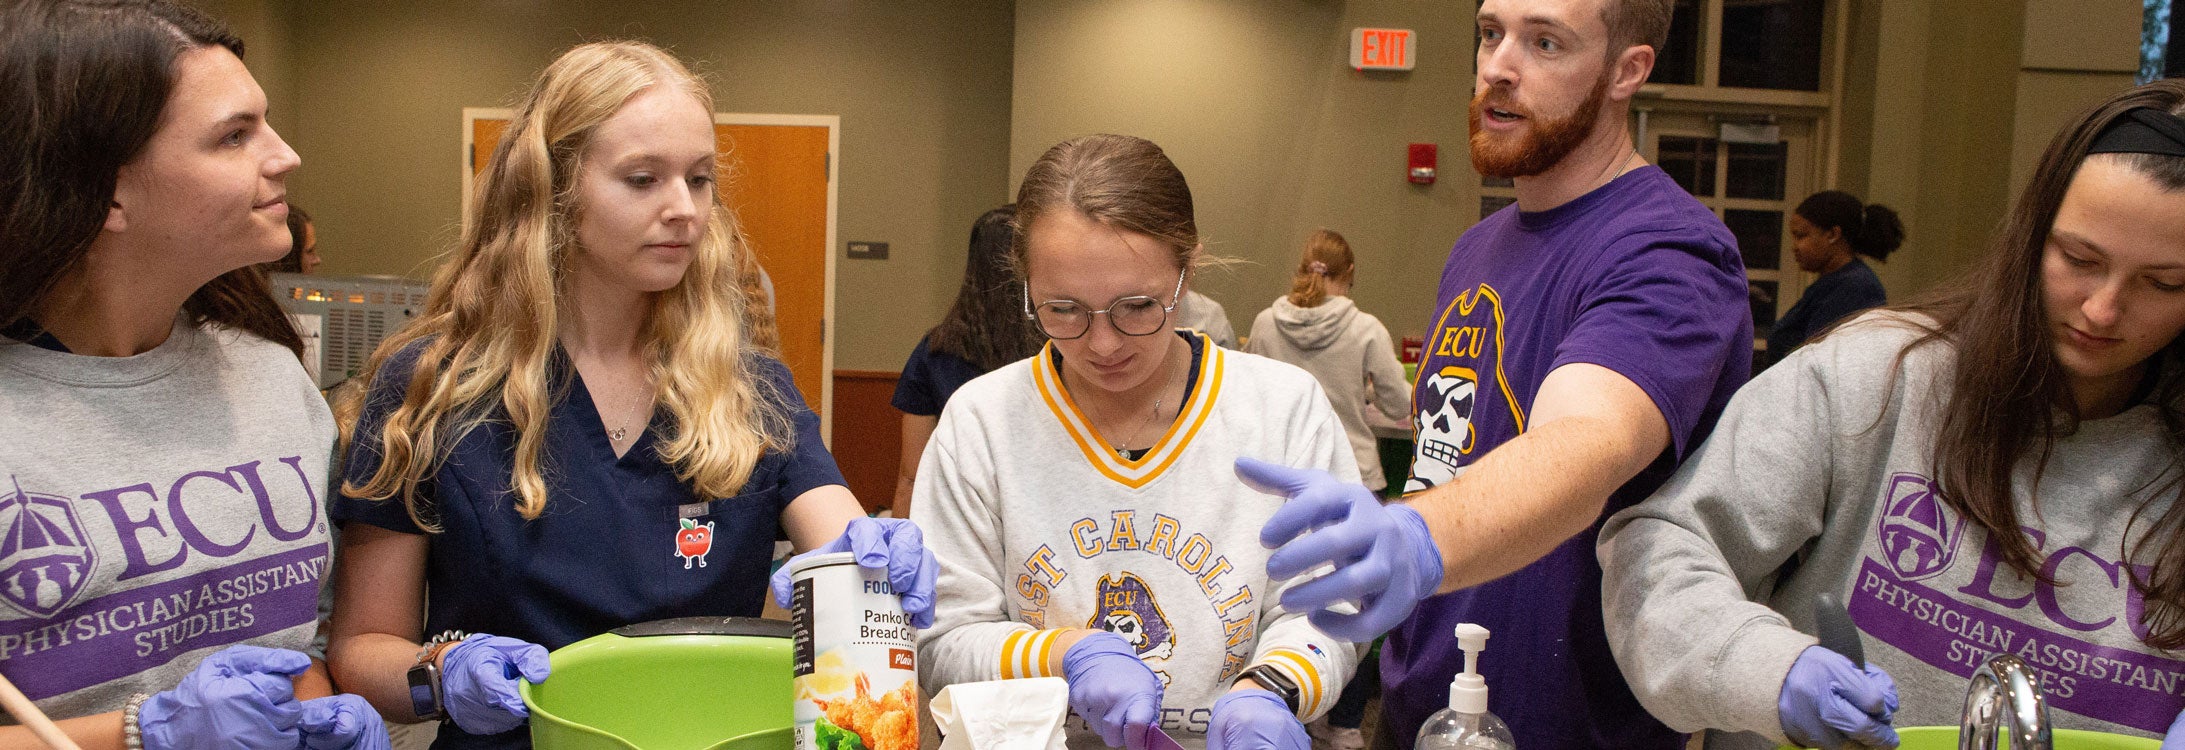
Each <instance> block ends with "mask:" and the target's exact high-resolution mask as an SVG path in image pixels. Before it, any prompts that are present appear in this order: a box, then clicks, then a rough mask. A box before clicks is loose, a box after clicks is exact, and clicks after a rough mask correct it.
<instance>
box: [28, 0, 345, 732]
mask: <svg viewBox="0 0 2185 750" xmlns="http://www.w3.org/2000/svg"><path fill="white" fill-rule="evenodd" d="M242 54H243V42H242V40H241V39H238V38H236V36H235V35H234V34H233V33H231V32H229V31H228V29H227V27H226V26H224V25H222V24H221V23H220V22H219V21H217V20H214V19H212V18H210V17H208V16H205V15H204V14H201V13H198V12H196V11H194V10H190V9H188V8H185V7H182V6H179V5H174V4H170V3H166V2H159V1H158V0H135V1H127V0H124V1H121V2H112V1H109V2H87V1H73V0H31V1H29V2H13V3H8V4H6V5H5V6H0V101H5V102H7V105H6V106H0V134H4V135H0V435H4V436H5V437H4V438H0V469H4V471H5V473H6V475H7V476H6V479H5V483H4V484H0V602H4V603H0V673H4V674H5V675H6V677H7V679H8V680H9V681H11V682H13V683H14V684H15V685H16V686H17V687H18V688H20V689H21V690H22V691H23V692H24V693H25V694H26V695H28V696H29V697H30V698H31V700H33V701H35V702H36V703H37V705H38V707H39V708H40V709H42V710H43V711H44V712H45V713H46V714H48V715H50V716H52V717H54V718H57V719H59V720H60V721H59V727H60V729H61V730H62V731H63V732H65V733H66V734H68V735H69V736H70V737H72V738H73V739H74V741H75V742H76V743H77V744H80V745H83V746H86V747H122V746H124V745H125V744H126V745H127V746H129V747H132V748H137V747H144V748H158V749H161V750H164V749H166V748H184V747H212V746H220V747H254V748H276V747H277V748H295V747H299V746H302V745H304V744H306V743H309V744H310V746H312V747H348V746H351V745H352V744H360V745H362V746H365V747H375V746H376V747H384V746H385V745H386V730H385V728H384V727H383V726H382V725H381V724H380V721H379V716H378V715H377V714H376V713H373V712H372V709H371V706H370V705H368V704H366V703H364V702H363V700H362V699H360V698H358V697H357V696H354V695H344V696H332V697H321V696H327V694H328V693H329V692H330V687H331V686H330V685H329V684H328V683H327V680H326V675H325V669H324V668H323V667H322V666H319V665H317V664H316V663H315V662H314V661H313V660H312V659H311V658H310V657H309V656H306V655H305V654H304V653H302V652H303V651H304V650H305V649H308V648H310V645H311V639H312V634H313V632H314V631H315V630H316V628H317V622H318V606H317V605H318V596H319V583H320V580H321V574H322V573H323V572H324V571H325V567H326V562H327V533H326V526H325V523H324V522H323V520H322V519H323V518H324V510H323V508H322V506H321V505H320V497H321V493H322V492H323V489H324V487H325V483H326V479H327V471H328V469H327V458H328V456H329V454H330V453H331V450H332V446H333V440H334V426H333V417H332V416H331V415H330V414H329V413H328V411H327V407H326V402H325V401H323V400H321V399H320V397H319V394H318V390H317V389H316V388H314V387H313V385H312V383H311V380H310V379H309V378H308V377H306V376H305V374H304V369H303V365H302V363H301V362H299V361H298V360H297V356H298V353H299V352H300V351H301V350H302V342H301V340H300V339H298V338H297V335H296V331H295V329H293V328H291V327H289V324H288V320H287V318H286V317H284V316H283V315H282V314H281V309H280V307H279V306H278V305H277V304H275V302H274V300H273V297H272V295H271V294H269V293H268V291H267V289H266V285H265V280H264V278H263V277H261V276H259V274H258V271H257V270H256V269H255V268H254V267H253V266H254V265H255V264H258V263H264V262H266V261H270V260H273V259H275V258H279V257H281V254H282V253H284V252H287V250H288V247H289V237H288V228H287V225H286V223H285V219H286V216H287V212H288V210H287V209H288V205H287V201H286V193H287V190H286V187H285V183H286V179H287V175H288V173H289V171H290V170H293V169H295V168H296V166H297V164H298V163H299V159H298V158H297V156H296V152H295V151H292V150H290V149H289V147H288V144H286V143H284V142H282V141H281V137H280V136H279V135H277V134H275V133H274V132H273V130H272V128H271V127H269V126H268V125H267V124H266V122H265V113H266V99H265V93H264V92H263V91H261V90H260V89H259V87H258V84H257V82H256V81H254V80H253V79H252V78H251V75H250V72H249V71H248V70H246V69H245V68H244V67H243V60H242ZM302 699H309V700H302ZM13 718H14V719H15V720H16V721H21V720H23V719H24V718H25V717H22V716H16V717H13ZM38 746H40V745H39V744H38V741H37V740H34V739H32V737H31V734H30V732H29V731H27V730H25V728H23V727H20V726H8V727H4V728H0V748H16V747H38Z"/></svg>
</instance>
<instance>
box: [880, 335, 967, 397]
mask: <svg viewBox="0 0 2185 750" xmlns="http://www.w3.org/2000/svg"><path fill="white" fill-rule="evenodd" d="M932 341H933V335H932V334H931V333H930V332H929V333H928V334H926V335H925V336H922V337H920V338H919V339H918V347H917V348H915V349H912V350H910V359H908V360H905V361H904V362H903V374H902V376H901V377H898V378H896V380H895V397H894V398H893V399H890V400H889V403H890V404H892V405H893V406H894V407H895V408H896V409H897V410H899V411H901V412H903V413H904V414H916V415H919V416H926V417H934V416H940V414H941V408H942V407H944V406H947V405H948V399H949V397H951V396H954V395H956V389H958V388H962V387H964V384H965V383H969V382H971V381H972V379H974V378H977V377H978V376H980V375H985V374H986V371H985V370H981V369H979V366H978V365H976V364H973V363H972V362H971V360H968V359H964V358H962V357H959V356H956V355H954V354H949V353H947V352H937V351H934V350H933V349H932V346H931V345H932Z"/></svg>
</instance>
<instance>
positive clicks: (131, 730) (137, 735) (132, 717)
mask: <svg viewBox="0 0 2185 750" xmlns="http://www.w3.org/2000/svg"><path fill="white" fill-rule="evenodd" d="M151 697H152V696H151V695H149V694H146V693H137V694H135V695H131V696H129V702H128V703H125V704H122V707H121V745H122V747H125V748H128V750H144V728H143V727H141V726H138V725H137V714H138V712H141V711H143V710H144V701H146V700H149V699H150V698H151Z"/></svg>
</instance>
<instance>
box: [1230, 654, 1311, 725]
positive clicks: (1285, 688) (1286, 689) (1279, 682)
mask: <svg viewBox="0 0 2185 750" xmlns="http://www.w3.org/2000/svg"><path fill="white" fill-rule="evenodd" d="M1237 679H1239V680H1243V679H1250V680H1251V681H1253V682H1256V683H1259V686H1260V687H1261V688H1263V689H1265V690H1266V691H1267V692H1270V693H1274V694H1275V695H1278V696H1281V697H1282V702H1283V703H1284V704H1286V705H1288V706H1289V707H1290V713H1292V714H1295V713H1297V692H1298V691H1297V682H1296V681H1294V680H1291V679H1290V676H1289V675H1285V674H1283V673H1282V670H1279V669H1275V668H1274V665H1272V664H1260V665H1258V666H1255V667H1252V668H1251V669H1247V670H1244V673H1243V674H1239V675H1237ZM1232 684H1234V683H1232Z"/></svg>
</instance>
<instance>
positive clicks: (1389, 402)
mask: <svg viewBox="0 0 2185 750" xmlns="http://www.w3.org/2000/svg"><path fill="white" fill-rule="evenodd" d="M1357 270H1358V267H1357V261H1356V258H1355V256H1353V255H1352V254H1351V250H1350V243H1349V242H1345V241H1344V240H1343V235H1340V234H1336V233H1334V232H1331V231H1328V230H1326V229H1321V230H1318V231H1315V232H1313V234H1312V237H1311V238H1310V239H1307V240H1306V241H1305V254H1304V256H1303V257H1301V258H1298V261H1297V271H1296V272H1295V273H1293V274H1292V275H1291V276H1290V293H1289V294H1288V295H1285V296H1282V297H1276V298H1275V303H1274V304H1273V305H1270V306H1268V307H1267V309H1265V310H1261V311H1260V313H1259V317H1257V318H1253V319H1252V335H1251V336H1250V337H1249V338H1246V339H1245V344H1244V350H1245V351H1247V352H1250V353H1253V354H1257V355H1260V356H1263V357H1270V358H1273V359H1275V360H1279V361H1282V362H1288V363H1290V364H1293V365H1297V366H1298V367H1301V368H1304V370H1305V371H1306V372H1309V373H1312V374H1313V377H1315V378H1319V379H1320V388H1321V390H1324V391H1327V392H1328V400H1329V401H1331V402H1333V404H1334V406H1335V416H1336V417H1337V418H1338V419H1341V420H1342V422H1343V433H1344V434H1345V435H1346V436H1348V437H1349V438H1350V450H1351V452H1352V453H1354V454H1357V456H1358V473H1359V475H1360V476H1362V477H1363V478H1364V479H1365V485H1366V488H1367V489H1371V490H1373V491H1374V492H1380V491H1381V490H1382V489H1384V488H1386V487H1387V486H1388V480H1387V479H1385V478H1383V477H1382V474H1381V452H1380V451H1379V450H1378V449H1377V448H1376V447H1375V444H1374V440H1373V428H1372V426H1371V425H1369V424H1367V422H1366V410H1367V409H1378V410H1380V412H1381V415H1382V416H1384V417H1386V418H1388V419H1390V420H1397V421H1403V422H1409V421H1410V419H1411V414H1410V412H1411V382H1410V380H1409V379H1407V378H1405V377H1404V366H1403V363H1400V362H1397V361H1396V348H1395V347H1394V346H1393V345H1391V344H1390V343H1389V338H1388V327H1387V326H1384V325H1381V319H1380V318H1376V317H1373V316H1372V315H1369V314H1366V313H1365V312H1364V311H1362V310H1359V309H1358V305H1356V304H1354V303H1352V302H1351V301H1350V297H1348V296H1345V295H1348V294H1350V282H1351V279H1352V278H1354V277H1355V275H1356V272H1357ZM1369 395H1370V396H1371V402H1372V403H1371V404H1368V403H1367V401H1368V396H1369Z"/></svg>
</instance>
